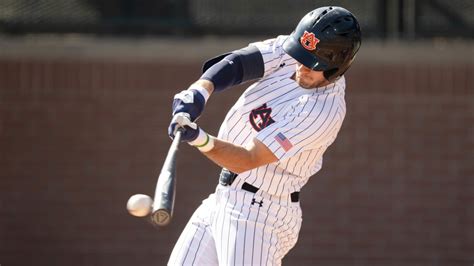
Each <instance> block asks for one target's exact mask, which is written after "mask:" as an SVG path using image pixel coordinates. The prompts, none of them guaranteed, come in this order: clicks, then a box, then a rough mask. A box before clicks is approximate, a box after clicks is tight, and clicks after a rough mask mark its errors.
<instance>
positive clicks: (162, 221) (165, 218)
mask: <svg viewBox="0 0 474 266" xmlns="http://www.w3.org/2000/svg"><path fill="white" fill-rule="evenodd" d="M151 221H152V222H153V223H154V224H156V225H159V226H165V225H167V224H169V223H170V221H171V217H170V214H169V213H168V212H167V211H166V210H164V209H159V210H157V211H155V212H153V214H152V215H151Z"/></svg>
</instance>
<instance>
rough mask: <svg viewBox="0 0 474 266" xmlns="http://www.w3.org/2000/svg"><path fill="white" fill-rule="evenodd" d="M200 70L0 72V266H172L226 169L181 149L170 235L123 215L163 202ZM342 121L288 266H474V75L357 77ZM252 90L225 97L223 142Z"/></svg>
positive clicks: (408, 72)
mask: <svg viewBox="0 0 474 266" xmlns="http://www.w3.org/2000/svg"><path fill="white" fill-rule="evenodd" d="M199 68H200V64H199V63H197V62H192V63H181V64H169V63H163V62H148V63H147V62H133V61H131V60H130V61H129V62H127V61H126V60H120V61H119V60H117V61H113V60H108V61H100V60H96V61H89V60H88V61H86V60H80V59H77V60H74V59H67V60H66V59H54V60H38V59H37V60H28V59H21V60H20V59H2V60H0V151H1V152H0V167H1V171H0V264H1V265H2V266H3V265H5V266H11V265H35V266H41V265H115V266H119V265H150V266H151V265H154V266H155V265H165V263H166V261H167V258H168V256H169V253H170V251H171V249H172V247H173V244H174V242H175V241H176V240H177V238H178V236H179V233H180V231H181V230H182V228H183V227H184V225H185V223H186V221H187V219H188V218H189V217H190V215H191V214H192V212H193V210H194V209H195V208H196V207H197V206H198V205H199V204H200V201H201V200H202V199H203V198H204V197H205V196H206V195H207V194H209V193H210V192H211V191H212V190H213V189H214V187H215V185H216V182H217V174H218V167H216V166H214V165H213V164H212V163H210V162H209V161H207V160H206V159H205V158H203V156H201V155H200V154H199V153H198V152H197V151H195V150H193V149H191V148H190V147H188V146H186V145H182V149H181V150H180V153H179V163H178V167H179V169H178V172H179V176H178V177H179V179H178V190H177V198H176V212H175V216H174V221H173V223H172V224H171V225H170V226H168V227H166V228H160V229H155V228H153V227H152V226H150V225H149V224H147V223H146V222H145V221H142V220H140V219H137V218H134V217H131V216H129V215H128V214H127V212H126V210H125V204H126V201H127V199H128V197H129V196H131V195H132V194H135V193H146V194H150V195H151V194H152V193H153V190H154V185H155V182H156V176H157V172H158V170H159V168H160V165H161V163H162V161H163V159H164V156H165V154H166V150H167V148H168V147H169V144H170V140H169V138H168V137H167V135H166V127H167V124H168V122H169V119H170V103H171V99H172V95H173V94H174V93H175V92H177V91H178V90H180V89H183V88H185V87H186V86H187V85H188V84H189V83H190V82H192V81H193V80H194V79H196V78H197V77H198V75H199ZM347 83H348V88H347V91H346V100H347V105H348V110H347V116H346V121H345V122H344V125H343V128H342V130H341V132H340V134H339V137H338V139H337V140H336V142H335V144H333V146H332V147H330V148H329V150H328V151H327V153H326V156H325V164H324V166H323V170H322V171H321V172H320V173H319V174H317V175H316V176H314V177H312V179H311V180H310V182H309V184H308V185H307V186H306V187H305V188H304V190H303V191H302V193H301V197H302V207H303V214H304V218H303V227H302V231H301V233H300V238H299V242H298V244H297V245H296V247H295V248H294V249H293V250H292V251H291V252H290V254H288V256H287V257H286V258H285V260H284V264H285V265H393V266H395V265H435V266H437V265H473V264H474V126H473V125H474V90H473V87H474V85H473V84H474V64H466V63H463V64H460V65H459V64H455V63H452V64H450V63H445V64H443V65H426V64H401V63H400V64H396V65H388V64H387V65H383V64H376V63H372V64H371V63H367V62H364V63H359V64H358V63H356V64H355V66H354V67H353V68H352V69H351V70H350V71H349V73H348V74H347ZM241 91H242V89H241V88H240V89H234V90H232V91H229V92H226V93H220V94H218V95H215V96H214V97H213V98H212V99H211V101H210V102H209V104H208V107H207V109H206V112H205V114H204V115H203V117H202V118H201V119H200V124H201V125H202V126H203V127H204V128H206V129H208V131H210V132H212V133H217V129H218V126H219V124H220V122H221V120H222V119H223V117H224V115H225V113H226V111H225V110H226V109H227V108H229V107H230V105H231V104H232V103H233V102H234V101H235V99H236V98H237V97H238V95H239V93H240V92H241Z"/></svg>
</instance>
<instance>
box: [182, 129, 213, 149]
mask: <svg viewBox="0 0 474 266" xmlns="http://www.w3.org/2000/svg"><path fill="white" fill-rule="evenodd" d="M188 143H189V145H191V146H194V147H196V148H198V150H200V151H202V152H208V151H210V150H212V149H213V148H214V138H213V137H212V136H210V135H209V134H207V133H206V132H205V131H204V130H202V129H201V128H199V134H198V136H197V137H196V139H195V140H193V141H190V142H188Z"/></svg>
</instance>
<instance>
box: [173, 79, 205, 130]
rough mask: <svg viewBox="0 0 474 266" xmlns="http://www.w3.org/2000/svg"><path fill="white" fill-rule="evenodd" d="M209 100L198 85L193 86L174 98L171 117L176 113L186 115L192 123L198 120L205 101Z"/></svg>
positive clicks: (203, 89)
mask: <svg viewBox="0 0 474 266" xmlns="http://www.w3.org/2000/svg"><path fill="white" fill-rule="evenodd" d="M208 98H209V92H207V90H206V89H205V88H203V87H201V86H199V85H196V84H193V85H191V87H189V89H188V90H184V91H182V92H180V93H178V94H176V95H175V96H174V99H173V116H174V115H176V114H178V113H188V114H189V117H190V119H191V121H192V122H194V121H196V119H198V118H199V116H200V115H201V113H202V111H203V110H204V106H205V105H206V101H207V99H208Z"/></svg>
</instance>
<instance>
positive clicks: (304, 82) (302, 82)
mask: <svg viewBox="0 0 474 266" xmlns="http://www.w3.org/2000/svg"><path fill="white" fill-rule="evenodd" d="M296 82H297V83H298V85H300V87H302V88H305V89H311V88H312V87H313V86H314V84H313V83H312V82H309V81H308V80H305V79H301V78H300V79H297V80H296Z"/></svg>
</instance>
